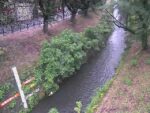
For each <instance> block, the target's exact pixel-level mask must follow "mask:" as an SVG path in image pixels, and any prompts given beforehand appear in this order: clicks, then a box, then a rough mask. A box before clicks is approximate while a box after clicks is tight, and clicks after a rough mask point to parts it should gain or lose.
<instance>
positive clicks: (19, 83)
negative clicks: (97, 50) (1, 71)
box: [12, 67, 28, 109]
mask: <svg viewBox="0 0 150 113" xmlns="http://www.w3.org/2000/svg"><path fill="white" fill-rule="evenodd" d="M12 71H13V73H14V77H15V80H16V83H17V86H18V89H19V93H20V96H21V100H22V102H23V105H24V108H26V109H27V108H28V105H27V101H26V97H25V95H24V92H23V90H22V85H21V81H20V78H19V75H18V72H17V68H16V67H12Z"/></svg>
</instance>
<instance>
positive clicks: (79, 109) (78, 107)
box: [74, 101, 82, 113]
mask: <svg viewBox="0 0 150 113" xmlns="http://www.w3.org/2000/svg"><path fill="white" fill-rule="evenodd" d="M81 108H82V103H81V101H77V102H76V107H75V108H74V111H76V112H77V113H81Z"/></svg>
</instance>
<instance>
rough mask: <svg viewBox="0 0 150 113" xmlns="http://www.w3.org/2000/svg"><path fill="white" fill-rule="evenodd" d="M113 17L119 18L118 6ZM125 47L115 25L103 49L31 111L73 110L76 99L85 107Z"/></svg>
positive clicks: (102, 83) (108, 78)
mask: <svg viewBox="0 0 150 113" xmlns="http://www.w3.org/2000/svg"><path fill="white" fill-rule="evenodd" d="M114 16H115V17H116V18H117V19H120V15H119V10H118V9H115V10H114ZM124 48H125V31H123V29H121V28H118V27H116V26H115V29H114V31H113V33H112V35H111V36H110V37H109V40H108V42H107V46H106V47H105V48H104V50H103V51H101V52H99V53H98V54H97V55H96V56H94V57H92V58H91V59H90V60H89V61H88V63H87V64H85V65H83V66H82V67H81V69H80V71H78V72H77V73H76V74H75V75H74V76H73V77H71V78H69V79H68V80H66V81H64V82H63V83H62V84H61V86H60V90H59V91H58V92H56V93H55V94H54V95H53V96H50V97H46V98H45V99H43V100H42V101H40V103H39V104H38V105H37V106H36V107H35V109H34V110H33V112H32V113H48V111H49V109H50V108H52V107H56V108H57V109H58V110H59V112H60V113H74V111H73V109H74V107H75V102H76V101H79V100H80V101H82V104H83V109H85V107H86V106H87V104H88V103H89V102H90V99H91V96H92V95H93V94H94V92H95V90H96V89H97V88H98V87H102V86H103V85H104V84H105V83H106V81H107V80H110V79H111V78H112V76H113V75H114V74H115V68H117V66H118V64H119V61H120V59H121V56H122V53H123V52H124Z"/></svg>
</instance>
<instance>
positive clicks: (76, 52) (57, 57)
mask: <svg viewBox="0 0 150 113" xmlns="http://www.w3.org/2000/svg"><path fill="white" fill-rule="evenodd" d="M109 32H111V27H110V24H108V22H103V23H101V24H99V25H98V26H97V27H94V28H88V29H86V31H85V32H84V33H74V32H72V31H70V30H65V31H64V32H62V33H61V34H60V35H58V36H56V37H54V38H52V40H51V42H47V41H46V42H44V44H43V46H42V50H41V55H40V61H39V64H38V66H37V68H36V69H35V75H36V77H35V78H36V80H37V82H38V83H39V84H41V85H42V86H43V88H44V90H45V91H46V93H51V92H55V91H56V90H58V89H59V85H58V81H60V80H63V79H64V78H67V77H70V76H71V75H72V74H73V73H74V72H75V71H76V70H79V69H80V67H81V65H82V64H84V63H85V62H86V57H87V54H88V52H89V51H91V50H101V48H102V47H104V45H105V43H106V39H107V38H106V36H107V35H108V34H109Z"/></svg>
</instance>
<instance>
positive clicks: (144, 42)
mask: <svg viewBox="0 0 150 113" xmlns="http://www.w3.org/2000/svg"><path fill="white" fill-rule="evenodd" d="M141 39H142V48H143V50H146V49H148V34H147V28H145V31H144V32H143V33H142V37H141Z"/></svg>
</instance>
